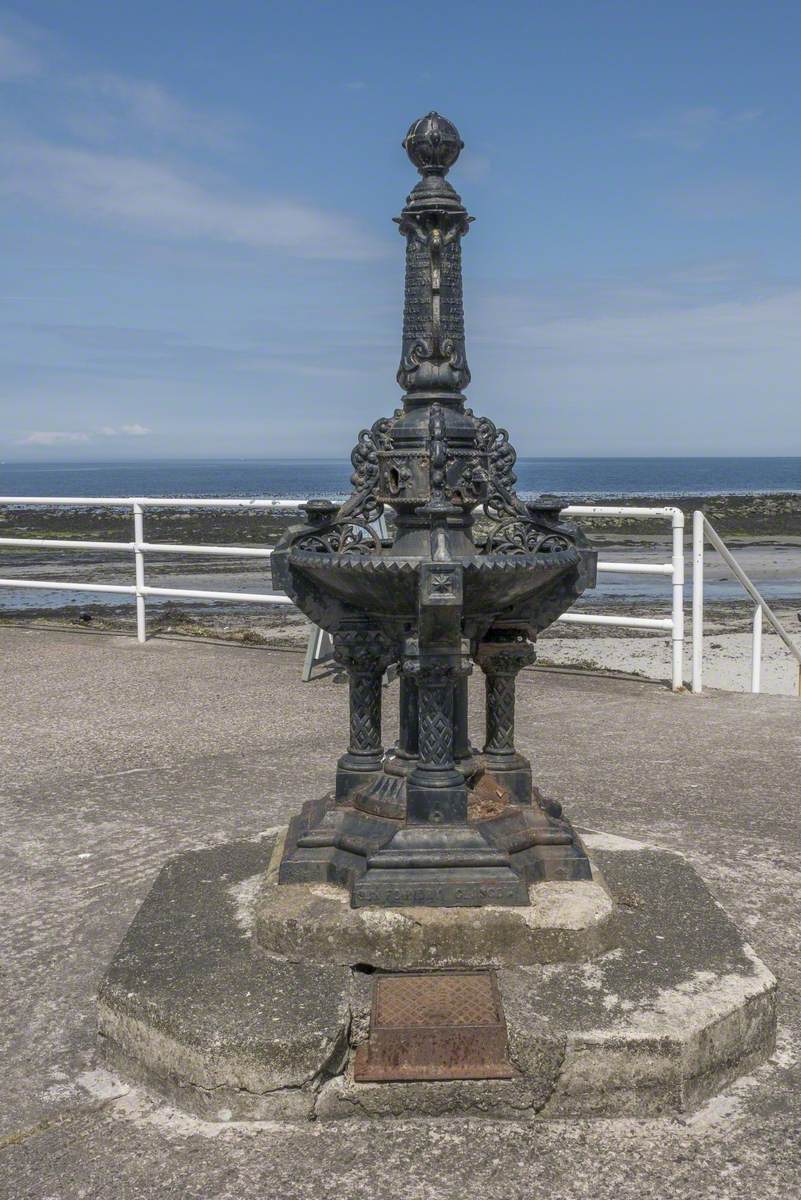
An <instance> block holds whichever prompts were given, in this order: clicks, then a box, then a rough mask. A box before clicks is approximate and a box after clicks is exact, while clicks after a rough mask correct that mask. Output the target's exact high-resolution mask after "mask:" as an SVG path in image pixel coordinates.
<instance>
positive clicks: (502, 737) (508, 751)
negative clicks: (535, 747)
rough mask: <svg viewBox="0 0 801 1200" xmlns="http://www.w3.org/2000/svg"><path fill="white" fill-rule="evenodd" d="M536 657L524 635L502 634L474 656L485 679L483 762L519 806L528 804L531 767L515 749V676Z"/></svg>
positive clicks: (479, 649) (492, 635) (484, 643)
mask: <svg viewBox="0 0 801 1200" xmlns="http://www.w3.org/2000/svg"><path fill="white" fill-rule="evenodd" d="M536 657H537V653H536V650H535V648H534V646H533V645H532V644H531V642H529V641H528V640H527V639H526V638H525V637H524V636H523V635H521V634H515V633H507V632H505V631H503V632H502V631H497V632H494V633H491V634H490V635H489V637H488V638H487V639H485V640H484V641H483V642H481V644H480V645H479V647H478V651H477V652H476V662H477V663H478V665H479V666H480V667H481V670H482V671H483V672H484V679H485V695H486V740H485V742H484V749H483V754H482V757H483V762H484V765H485V767H486V769H487V770H488V771H491V772H492V774H493V775H495V776H497V778H498V780H499V782H500V783H501V784H503V786H504V787H505V788H507V789H508V790H509V791H510V792H511V793H512V795H513V796H514V798H515V799H516V800H517V801H518V803H520V804H530V803H531V765H530V763H529V762H528V760H527V759H526V758H524V757H523V755H522V754H518V752H517V750H516V749H515V689H516V687H517V676H518V674H519V673H520V671H522V670H523V668H524V667H527V666H529V665H530V664H531V663H533V662H534V660H535V659H536Z"/></svg>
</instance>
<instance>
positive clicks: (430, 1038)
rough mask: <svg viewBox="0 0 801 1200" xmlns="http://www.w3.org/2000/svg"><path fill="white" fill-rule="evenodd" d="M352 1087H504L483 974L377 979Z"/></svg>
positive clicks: (492, 997) (504, 1061)
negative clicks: (498, 1083)
mask: <svg viewBox="0 0 801 1200" xmlns="http://www.w3.org/2000/svg"><path fill="white" fill-rule="evenodd" d="M353 1074H354V1078H355V1079H356V1081H357V1082H368V1081H373V1082H388V1081H390V1080H404V1079H405V1080H410V1079H418V1080H424V1079H511V1078H512V1077H513V1076H514V1075H516V1074H517V1072H516V1071H515V1069H514V1067H513V1066H512V1064H511V1063H510V1062H509V1053H508V1046H507V1039H506V1022H505V1021H504V1018H503V1007H502V1005H501V997H500V993H499V991H498V984H497V981H496V979H495V975H494V973H493V972H491V971H480V972H479V971H472V972H456V971H453V972H451V971H441V972H436V973H435V972H428V973H425V974H422V973H421V974H414V975H412V974H409V975H380V976H378V977H377V978H376V979H375V981H374V983H373V1006H372V1013H371V1016H370V1037H369V1041H368V1042H367V1044H366V1045H363V1046H360V1047H359V1049H358V1050H357V1052H356V1059H355V1063H354V1071H353Z"/></svg>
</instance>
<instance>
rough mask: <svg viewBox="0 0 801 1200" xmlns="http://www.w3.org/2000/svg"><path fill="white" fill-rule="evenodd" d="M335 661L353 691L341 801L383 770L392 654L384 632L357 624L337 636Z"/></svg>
mask: <svg viewBox="0 0 801 1200" xmlns="http://www.w3.org/2000/svg"><path fill="white" fill-rule="evenodd" d="M334 658H335V659H336V661H337V662H338V663H340V665H341V666H343V667H345V669H346V670H347V672H348V685H349V692H350V695H349V700H350V743H349V745H348V749H347V751H346V752H345V754H343V755H342V757H341V758H340V760H339V762H338V763H337V782H336V797H337V800H342V799H343V798H344V797H345V796H347V795H348V793H349V792H350V791H352V790H353V788H354V787H357V786H361V785H363V784H364V782H365V776H366V775H370V774H375V772H377V771H380V770H381V764H382V761H383V757H384V747H383V746H382V744H381V692H382V689H381V682H382V677H383V674H384V671H385V670H386V668H387V665H388V663H389V662H390V661H391V659H392V653H391V650H390V649H389V645H388V643H387V641H386V639H385V638H384V637H383V635H382V634H381V633H379V632H378V631H377V630H374V629H372V628H371V627H370V626H367V625H355V624H354V626H352V627H350V628H343V629H340V630H339V631H338V632H337V633H336V634H335V635H334Z"/></svg>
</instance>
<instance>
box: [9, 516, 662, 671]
mask: <svg viewBox="0 0 801 1200" xmlns="http://www.w3.org/2000/svg"><path fill="white" fill-rule="evenodd" d="M304 503H305V501H304V500H287V499H277V500H245V499H242V500H236V499H185V498H163V497H162V498H144V497H115V496H101V497H91V496H0V504H11V505H19V506H28V505H39V506H42V507H48V506H49V507H64V508H69V507H79V506H80V507H84V508H129V509H130V510H131V514H132V517H133V540H132V541H130V542H105V541H79V540H72V539H70V540H67V539H63V540H62V539H59V538H0V546H18V547H22V548H25V549H37V548H47V549H58V550H123V551H131V552H132V553H133V556H134V583H133V585H124V584H107V583H88V582H87V583H82V582H70V583H61V582H58V583H57V582H46V581H44V580H33V579H0V587H13V588H40V589H46V590H48V591H71V592H112V593H117V594H119V595H126V596H134V597H135V598H136V635H137V638H138V640H139V641H140V642H144V641H145V639H146V634H147V630H146V609H145V605H146V599H147V597H148V596H181V597H186V598H190V599H199V600H228V601H245V602H248V603H257V604H291V600H290V599H289V597H288V596H286V595H284V594H283V593H278V592H271V593H257V592H220V591H204V590H201V589H198V588H160V587H151V586H150V585H149V584H148V583H147V582H146V576H145V556H146V555H147V554H153V553H156V554H202V555H209V556H214V555H220V556H228V557H234V558H269V557H270V555H271V554H272V551H271V550H270V549H268V548H255V547H246V546H214V545H211V546H203V545H199V546H198V545H188V544H176V543H167V542H146V541H145V531H144V517H145V510H146V509H147V508H245V509H294V508H299V507H300V506H301V505H302V504H304ZM562 512H563V514H564V515H565V516H581V517H590V518H592V517H610V516H617V517H620V516H623V517H640V518H643V519H654V518H656V519H661V520H669V521H670V522H671V526H672V530H673V542H672V555H671V561H670V562H667V563H628V562H604V561H601V562H599V563H598V570H599V571H601V572H608V573H611V574H615V573H618V574H639V575H665V576H670V577H671V581H672V606H671V615H670V616H669V617H629V616H625V615H624V614H620V615H619V616H606V615H602V614H596V613H565V614H564V616H562V617H560V618H559V619H560V620H561V621H564V622H573V623H575V624H584V625H601V626H602V625H618V626H627V627H629V628H632V629H653V630H657V631H659V632H661V633H664V634H669V635H670V637H671V640H672V644H673V654H672V686H673V689H674V691H678V690H680V689H681V687H682V658H683V647H684V604H683V588H684V514H683V513H682V511H681V509H679V508H672V507H661V508H642V507H635V506H633V505H632V506H628V507H627V506H625V505H619V506H609V505H586V504H575V505H570V506H569V507H568V508H565V509H563V510H562ZM319 640H321V639H319ZM319 640H318V639H317V638H315V645H314V649H313V650H312V651H311V661H309V656H308V655H307V662H306V664H305V667H304V676H307V675H308V674H309V673H310V670H311V666H312V664H313V662H314V660H315V658H316V657H317V654H318V653H319V649H320V647H319Z"/></svg>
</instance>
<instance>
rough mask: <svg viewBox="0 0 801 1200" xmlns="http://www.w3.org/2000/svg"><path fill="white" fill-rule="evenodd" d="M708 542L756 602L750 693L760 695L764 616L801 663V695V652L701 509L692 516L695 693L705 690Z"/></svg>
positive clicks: (800, 686) (800, 682) (800, 676)
mask: <svg viewBox="0 0 801 1200" xmlns="http://www.w3.org/2000/svg"><path fill="white" fill-rule="evenodd" d="M706 541H709V542H711V543H712V545H713V546H714V547H715V549H716V550H717V552H718V554H719V555H720V556H721V558H722V559H723V561H724V562H725V563H726V565H727V567H728V568H729V570H730V571H731V572H732V574H733V575H734V577H735V579H737V580H738V581H739V582H740V583H741V584H742V585H743V587H744V588H745V591H746V592H747V593H748V595H749V596H750V597H751V599H752V600H753V601H754V605H755V607H754V621H753V626H752V634H751V691H752V692H754V693H758V692H759V691H760V687H761V675H762V617H763V614H764V616H765V617H767V619H768V621H769V622H770V624H771V625H772V626H773V629H774V630H775V631H776V633H777V634H778V635H779V637H780V638H781V640H782V641H783V642H784V644H785V646H786V647H787V649H788V650H789V651H790V653H791V654H792V655H793V657H794V658H795V660H796V662H797V663H798V664H799V669H798V693H799V695H801V649H799V647H798V646H797V645H796V644H795V642H794V641H793V639H792V638H791V637H790V635H789V633H788V632H787V630H786V629H785V628H784V626H783V625H782V623H781V621H780V620H779V618H778V617H777V616H776V614H775V613H774V612H773V610H772V609H771V607H770V606H769V605H768V603H767V602H766V600H765V598H764V596H762V595H761V594H760V592H759V591H758V590H757V588H756V587H755V586H754V583H753V582H752V581H751V580H750V579H749V578H748V576H747V575H746V573H745V571H744V570H743V569H742V567H741V566H740V564H739V563H738V562H737V559H736V558H735V557H734V555H733V554H732V553H731V551H730V550H729V548H728V546H727V545H726V543H725V542H724V541H723V539H722V538H721V537H720V535H719V534H718V533H717V531H716V530H715V529H714V528H713V526H712V525H710V523H709V521H708V520H707V519H706V517H705V516H704V514H703V513H702V512H700V510H696V512H694V513H693V630H692V690H693V692H694V693H695V694H696V695H698V694H700V692H701V690H702V688H703V669H704V543H705V542H706Z"/></svg>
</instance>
